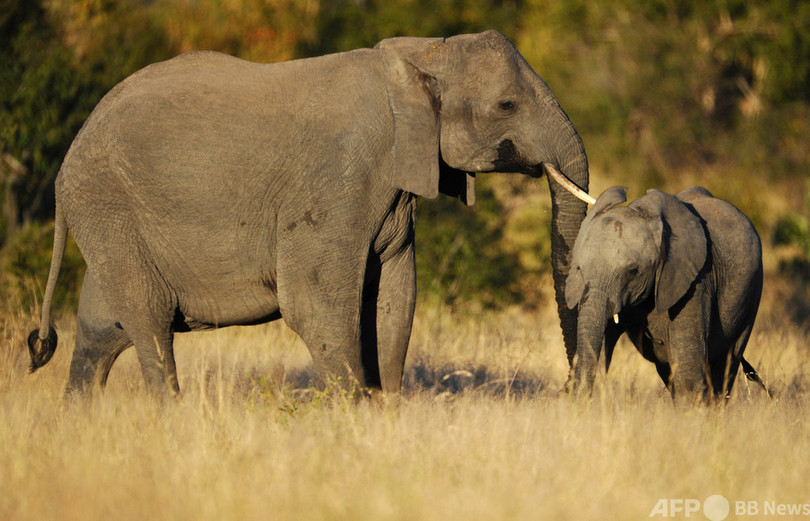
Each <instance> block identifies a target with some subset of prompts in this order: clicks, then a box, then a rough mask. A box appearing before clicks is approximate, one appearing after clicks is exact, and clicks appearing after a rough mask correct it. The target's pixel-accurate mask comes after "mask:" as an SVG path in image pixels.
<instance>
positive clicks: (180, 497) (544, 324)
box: [0, 297, 810, 521]
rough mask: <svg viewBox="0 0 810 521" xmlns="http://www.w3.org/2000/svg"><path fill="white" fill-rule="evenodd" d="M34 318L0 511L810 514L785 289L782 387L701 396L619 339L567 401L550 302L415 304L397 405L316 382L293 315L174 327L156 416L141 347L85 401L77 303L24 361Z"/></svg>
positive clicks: (9, 388) (14, 379) (76, 516)
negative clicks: (76, 389) (474, 306)
mask: <svg viewBox="0 0 810 521" xmlns="http://www.w3.org/2000/svg"><path fill="white" fill-rule="evenodd" d="M34 322H35V320H34V319H33V318H32V317H30V316H23V315H21V314H20V313H18V312H14V311H7V312H6V313H5V314H4V315H3V316H2V317H1V318H0V520H15V521H17V520H20V521H22V520H63V521H70V520H82V521H93V520H108V519H116V520H120V521H126V520H133V521H134V520H138V521H142V520H145V519H150V520H163V519H170V520H195V521H203V520H287V519H289V520H345V519H377V520H403V521H404V520H420V521H431V520H436V521H448V520H451V519H459V520H462V519H463V520H487V521H491V520H524V519H525V520H544V519H549V520H567V519H571V520H574V519H576V520H582V519H584V520H588V519H600V520H601V519H616V520H642V519H655V518H657V519H720V518H721V517H720V514H723V512H722V508H721V511H720V513H719V514H718V513H717V510H716V508H715V510H712V509H711V507H712V506H716V505H714V503H712V505H709V506H707V508H708V510H706V512H704V511H703V507H704V506H706V505H708V503H705V501H706V499H707V498H709V497H710V496H714V495H721V496H723V498H725V499H726V500H727V502H728V505H729V512H728V515H727V517H725V518H726V519H763V518H768V519H810V515H808V514H810V512H808V513H803V512H801V511H800V512H799V513H796V510H795V507H792V506H793V505H799V506H800V507H801V506H803V505H806V504H810V425H809V424H808V422H807V418H808V412H809V411H808V405H809V404H810V400H808V397H809V395H808V393H809V392H810V357H808V354H809V353H808V349H809V348H808V342H807V332H806V330H803V329H801V328H800V327H798V326H795V325H793V324H791V323H789V322H787V321H785V320H784V319H783V313H781V312H780V310H779V306H778V297H771V303H766V304H765V307H764V309H763V312H762V313H761V314H760V317H759V319H758V323H757V326H756V327H755V330H754V333H753V335H752V339H751V341H750V343H749V346H748V350H747V353H746V355H747V358H748V359H749V360H750V361H751V362H752V363H753V364H754V365H755V366H756V367H757V368H758V369H759V371H760V374H761V375H762V376H763V377H764V378H765V379H766V381H767V383H768V384H769V386H770V387H771V388H772V389H773V391H774V398H773V399H768V398H767V396H766V395H765V393H764V392H762V390H761V389H759V388H758V387H757V386H756V385H754V384H749V383H748V382H747V381H746V380H745V379H744V378H738V380H737V384H736V387H735V389H734V392H733V395H732V397H731V398H730V399H729V400H728V401H727V403H725V404H723V405H721V406H709V407H695V408H693V409H687V410H679V409H676V408H675V407H674V406H673V404H672V402H671V400H670V398H669V395H668V393H667V392H666V390H665V389H664V386H663V384H662V383H661V382H660V380H659V379H658V376H657V374H656V372H655V370H654V367H653V366H652V365H651V364H649V363H648V362H646V361H644V360H643V359H642V358H641V356H640V355H639V354H638V353H637V352H636V351H635V350H634V349H633V348H632V347H631V345H630V344H629V343H627V342H626V341H624V340H622V341H621V343H620V344H619V346H618V347H617V350H616V355H615V357H614V361H613V365H612V367H611V370H610V373H609V374H608V375H607V376H606V377H603V378H600V385H599V387H598V391H597V392H596V394H595V396H594V397H593V399H592V400H591V401H590V402H588V403H585V404H578V403H574V402H573V401H572V400H570V399H569V398H568V397H566V396H564V395H563V396H561V395H559V390H560V389H561V388H562V387H563V384H564V382H565V379H566V376H567V362H566V358H565V354H564V349H563V346H562V340H561V335H560V333H559V326H558V323H557V320H556V313H555V312H554V311H553V310H551V309H546V310H539V311H533V312H527V311H525V310H523V311H521V310H506V311H502V312H498V313H490V314H475V315H462V314H459V313H452V312H451V311H449V310H447V309H443V308H441V307H439V306H430V305H420V306H419V307H418V309H417V316H416V320H415V324H414V330H413V335H412V340H411V348H410V351H409V355H408V360H407V366H406V376H405V381H404V390H403V399H402V400H401V403H400V404H399V406H397V407H380V406H379V405H375V404H372V403H368V402H367V401H360V402H355V401H354V400H352V399H351V398H350V397H347V396H345V395H344V394H342V393H340V392H336V391H334V390H330V389H329V388H327V389H323V388H320V387H317V386H314V385H313V384H312V379H313V378H314V374H313V371H312V367H311V362H310V358H309V354H308V352H307V350H306V348H305V347H304V346H303V344H302V343H301V341H300V340H299V339H298V338H297V337H296V336H295V335H294V334H293V333H292V332H290V331H289V330H288V329H286V327H285V326H284V325H283V324H281V323H272V324H267V325H264V326H253V327H245V328H228V329H222V330H218V331H213V332H204V333H188V334H182V335H178V336H177V339H176V347H175V354H176V358H177V367H178V372H179V379H180V385H181V388H182V390H183V397H182V399H181V400H179V401H178V402H177V403H171V404H170V405H169V406H167V407H166V408H165V409H163V410H162V411H158V410H156V408H155V407H154V405H153V403H152V401H151V400H150V399H149V398H148V397H147V396H146V395H145V393H144V391H143V382H142V378H141V375H140V369H139V367H138V364H137V360H136V357H135V353H134V350H132V349H130V350H128V351H127V352H125V353H124V354H123V355H122V356H121V358H120V359H119V360H118V362H117V363H116V365H115V366H114V368H113V370H112V373H111V375H110V379H109V384H108V387H107V389H106V391H105V392H104V394H103V395H101V396H97V398H96V399H95V400H94V401H93V402H92V404H90V405H84V406H75V405H74V406H71V405H69V404H66V403H64V402H63V400H62V393H63V389H64V385H65V383H66V379H67V373H68V365H69V360H70V355H71V351H72V345H73V340H74V332H75V319H74V318H73V317H71V316H66V317H63V318H62V319H61V320H60V321H59V322H58V323H57V326H58V330H59V332H60V335H61V339H60V347H59V349H58V350H57V353H56V355H55V357H54V359H53V360H52V361H51V363H50V364H49V365H48V366H46V367H44V368H42V369H40V370H39V371H38V372H36V373H34V374H27V364H28V354H27V350H26V348H25V345H24V339H25V338H26V336H27V333H28V331H29V330H30V329H31V328H32V325H33V323H34ZM715 499H716V498H715ZM662 500H663V503H662V502H661V501H662ZM740 505H742V506H743V507H744V508H743V509H741V507H740ZM780 505H781V507H780ZM788 506H791V508H794V510H793V514H790V513H789V512H790V510H788ZM684 507H686V508H684ZM721 507H722V505H721ZM749 507H750V508H749ZM754 507H756V509H757V510H756V511H755V510H753V509H754ZM696 508H697V509H698V510H695V509H696ZM766 508H768V509H769V510H768V512H771V511H773V512H774V513H773V515H771V514H767V515H766ZM778 508H782V510H781V512H783V513H784V515H779V514H777V513H776V512H777V509H778ZM662 509H664V510H662ZM808 509H810V507H808ZM651 514H652V517H650V515H651ZM664 514H666V516H665V515H664ZM687 514H688V516H687Z"/></svg>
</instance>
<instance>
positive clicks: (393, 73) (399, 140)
mask: <svg viewBox="0 0 810 521" xmlns="http://www.w3.org/2000/svg"><path fill="white" fill-rule="evenodd" d="M444 45H445V43H444V40H443V39H441V38H408V37H402V38H389V39H387V40H383V41H381V42H380V43H378V44H377V46H376V47H375V48H376V49H378V50H379V51H380V54H381V56H382V61H383V63H384V65H385V69H386V78H385V82H386V83H385V87H386V93H387V95H388V105H389V106H390V108H391V113H392V115H393V118H394V149H393V155H394V168H393V171H392V172H391V185H392V186H394V187H395V188H399V189H401V190H405V191H408V192H411V193H414V194H416V195H419V196H422V197H427V198H431V199H432V198H434V197H436V196H437V195H438V193H439V109H440V101H439V94H438V86H437V82H436V78H435V76H433V75H432V74H431V73H430V72H429V71H428V68H429V66H430V65H435V64H434V63H432V62H433V61H434V60H432V59H431V56H433V55H434V54H441V50H440V47H443V46H444Z"/></svg>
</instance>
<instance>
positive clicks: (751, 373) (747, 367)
mask: <svg viewBox="0 0 810 521" xmlns="http://www.w3.org/2000/svg"><path fill="white" fill-rule="evenodd" d="M740 363H741V364H742V370H743V373H744V374H745V377H746V378H748V379H749V380H750V381H752V382H756V383H758V384H759V386H760V387H762V389H763V390H764V391H765V392H766V393H767V394H768V398H773V393H772V392H771V390H770V389H768V386H767V385H765V382H763V381H762V378H760V377H759V374H757V370H756V369H754V366H752V365H751V364H749V363H748V360H746V359H745V358H744V357H742V356H741V357H740Z"/></svg>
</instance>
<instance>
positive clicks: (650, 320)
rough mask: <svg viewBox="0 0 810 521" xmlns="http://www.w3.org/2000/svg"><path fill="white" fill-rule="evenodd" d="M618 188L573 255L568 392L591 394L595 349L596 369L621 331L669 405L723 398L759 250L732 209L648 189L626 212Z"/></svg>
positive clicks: (600, 206) (758, 288)
mask: <svg viewBox="0 0 810 521" xmlns="http://www.w3.org/2000/svg"><path fill="white" fill-rule="evenodd" d="M626 190H627V189H626V188H625V187H613V188H609V189H608V190H606V191H605V192H604V193H603V194H602V195H601V196H600V197H599V199H597V201H596V203H595V204H594V206H593V208H591V210H590V212H589V213H588V215H587V217H586V218H585V220H584V221H583V222H582V226H581V228H580V231H579V235H578V236H577V239H576V242H575V244H574V248H573V250H572V264H571V271H570V273H569V275H568V280H567V285H566V291H565V298H566V301H567V304H568V306H569V307H570V308H571V309H573V308H574V307H578V308H579V309H578V312H579V323H578V335H577V338H578V340H577V356H576V360H575V362H574V366H573V369H572V375H571V378H572V380H571V383H572V384H573V390H574V391H575V392H581V391H585V392H588V391H590V390H591V389H592V387H593V382H594V377H595V372H596V365H597V362H598V360H599V356H600V352H601V349H602V345H603V343H604V349H605V367H606V369H607V367H609V366H610V359H611V355H612V353H613V348H614V347H615V345H616V341H617V340H618V338H619V337H620V336H621V334H622V333H625V332H626V333H627V335H628V336H629V338H630V340H631V341H632V342H633V344H635V346H636V348H637V349H638V350H639V351H640V352H641V354H642V355H643V356H644V358H646V359H647V360H650V361H651V362H653V363H655V366H656V368H657V369H658V374H659V375H660V376H661V379H662V380H663V381H664V383H665V384H666V385H667V387H668V388H669V389H670V391H671V392H672V395H673V397H675V398H678V401H681V400H680V399H681V398H684V399H686V400H692V399H697V398H699V397H702V398H706V399H708V398H709V392H708V391H709V389H708V382H711V390H712V391H713V394H714V397H715V398H723V397H725V396H727V395H728V393H729V392H730V391H731V387H732V385H733V383H734V377H735V376H736V374H737V370H738V368H739V366H740V364H742V366H743V371H744V373H745V374H746V375H747V376H748V377H749V379H751V380H754V381H757V382H758V383H759V384H760V385H762V386H763V388H764V384H762V381H761V380H760V379H759V376H757V373H756V371H755V370H754V369H753V367H751V365H750V364H748V362H747V361H745V360H744V359H743V351H744V350H745V346H746V344H747V342H748V338H749V336H750V334H751V329H752V327H753V325H754V319H755V317H756V314H757V308H758V307H759V300H760V295H761V293H762V248H761V244H760V240H759V235H758V234H757V232H756V230H755V229H754V226H753V225H752V224H751V222H750V221H749V220H748V218H746V217H745V215H743V214H742V213H741V212H740V211H739V210H737V209H736V208H735V207H734V206H732V205H731V204H729V203H727V202H725V201H722V200H720V199H716V198H714V197H713V196H712V195H711V194H710V193H709V192H708V191H707V190H705V189H704V188H700V187H696V186H695V187H691V188H688V189H686V190H684V191H683V192H680V193H678V194H677V195H675V196H672V195H669V194H665V193H662V192H659V191H657V190H650V191H649V192H648V193H647V194H646V195H644V196H643V197H640V198H639V199H637V200H635V201H633V202H632V203H630V204H629V205H627V206H619V205H621V204H622V203H624V202H625V201H626V200H627V197H626Z"/></svg>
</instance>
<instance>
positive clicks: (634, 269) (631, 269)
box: [627, 266, 638, 277]
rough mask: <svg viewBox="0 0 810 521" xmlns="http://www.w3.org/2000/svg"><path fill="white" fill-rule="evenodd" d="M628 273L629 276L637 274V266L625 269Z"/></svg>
mask: <svg viewBox="0 0 810 521" xmlns="http://www.w3.org/2000/svg"><path fill="white" fill-rule="evenodd" d="M627 273H628V275H630V276H631V277H635V276H637V275H638V266H633V267H631V268H630V269H629V270H627Z"/></svg>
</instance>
